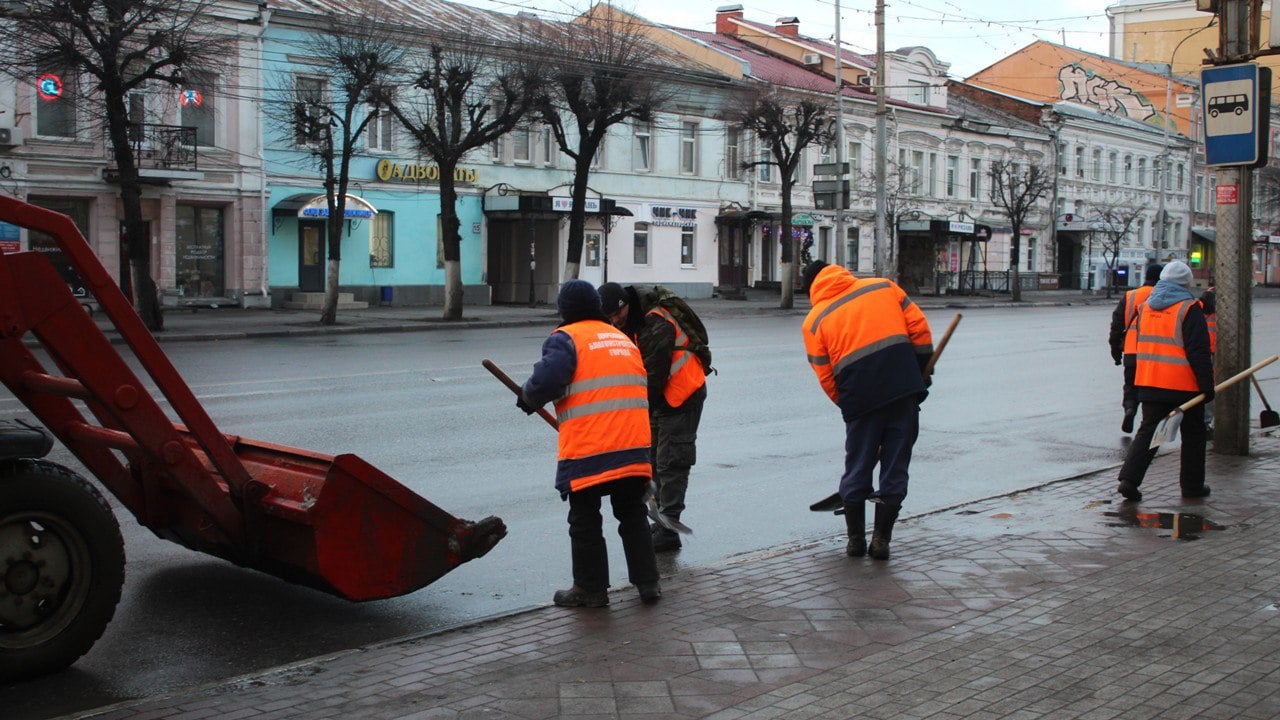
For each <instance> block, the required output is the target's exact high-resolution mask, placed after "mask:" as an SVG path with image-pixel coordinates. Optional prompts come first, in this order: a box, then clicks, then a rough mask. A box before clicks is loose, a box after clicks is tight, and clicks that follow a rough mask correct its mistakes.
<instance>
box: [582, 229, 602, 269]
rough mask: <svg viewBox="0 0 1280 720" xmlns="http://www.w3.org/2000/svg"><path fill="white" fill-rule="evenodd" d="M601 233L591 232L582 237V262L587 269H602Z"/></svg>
mask: <svg viewBox="0 0 1280 720" xmlns="http://www.w3.org/2000/svg"><path fill="white" fill-rule="evenodd" d="M600 239H601V236H600V233H598V232H589V233H585V234H584V235H583V237H582V262H583V263H584V264H585V265H586V266H587V267H600Z"/></svg>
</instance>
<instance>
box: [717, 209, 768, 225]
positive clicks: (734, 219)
mask: <svg viewBox="0 0 1280 720" xmlns="http://www.w3.org/2000/svg"><path fill="white" fill-rule="evenodd" d="M769 220H773V213H768V212H765V211H764V210H737V209H733V210H725V211H724V212H722V213H720V214H719V215H717V216H716V222H717V223H719V224H721V225H750V224H751V223H757V222H766V221H769Z"/></svg>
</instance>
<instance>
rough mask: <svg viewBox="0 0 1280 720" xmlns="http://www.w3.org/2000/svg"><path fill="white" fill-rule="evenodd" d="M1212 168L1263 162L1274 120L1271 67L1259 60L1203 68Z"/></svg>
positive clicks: (1206, 136)
mask: <svg viewBox="0 0 1280 720" xmlns="http://www.w3.org/2000/svg"><path fill="white" fill-rule="evenodd" d="M1200 87H1201V88H1203V89H1202V90H1201V93H1200V102H1201V106H1202V108H1201V109H1202V110H1203V113H1204V156H1205V165H1206V166H1208V167H1221V166H1225V165H1250V166H1257V165H1263V164H1265V163H1266V162H1267V137H1268V135H1269V132H1268V131H1269V129H1270V119H1271V112H1270V110H1271V69H1270V68H1266V67H1261V66H1259V65H1258V64H1257V63H1241V64H1239V65H1221V66H1219V67H1213V68H1205V69H1204V70H1202V71H1200Z"/></svg>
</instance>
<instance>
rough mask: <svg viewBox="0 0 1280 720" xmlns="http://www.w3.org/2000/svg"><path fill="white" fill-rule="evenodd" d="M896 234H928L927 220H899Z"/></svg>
mask: <svg viewBox="0 0 1280 720" xmlns="http://www.w3.org/2000/svg"><path fill="white" fill-rule="evenodd" d="M898 232H929V221H928V220H899V221H898Z"/></svg>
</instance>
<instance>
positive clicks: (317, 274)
mask: <svg viewBox="0 0 1280 720" xmlns="http://www.w3.org/2000/svg"><path fill="white" fill-rule="evenodd" d="M324 233H325V227H324V223H314V222H299V223H298V289H299V290H301V291H302V292H324V265H325V251H324V245H325V243H324Z"/></svg>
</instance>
